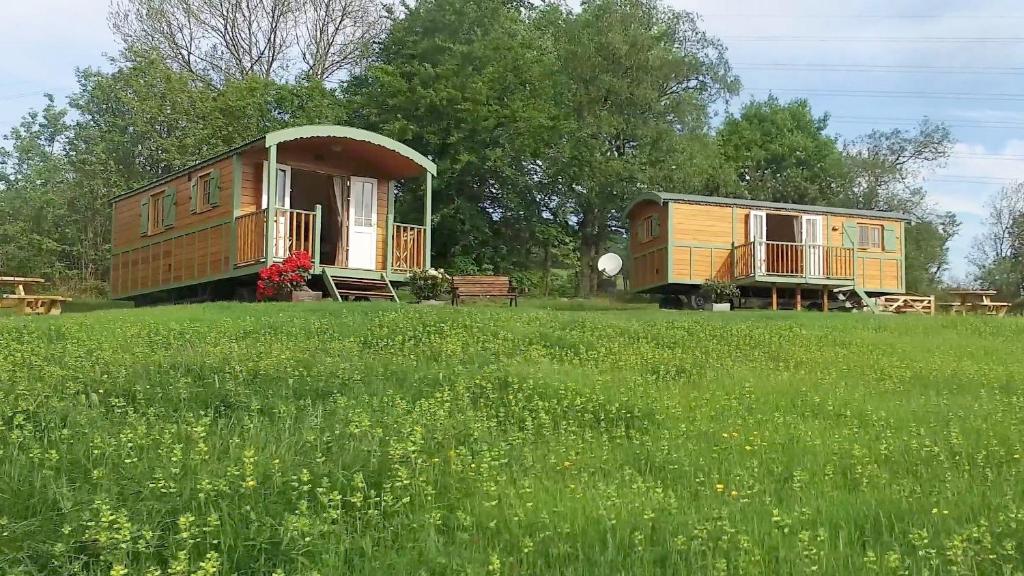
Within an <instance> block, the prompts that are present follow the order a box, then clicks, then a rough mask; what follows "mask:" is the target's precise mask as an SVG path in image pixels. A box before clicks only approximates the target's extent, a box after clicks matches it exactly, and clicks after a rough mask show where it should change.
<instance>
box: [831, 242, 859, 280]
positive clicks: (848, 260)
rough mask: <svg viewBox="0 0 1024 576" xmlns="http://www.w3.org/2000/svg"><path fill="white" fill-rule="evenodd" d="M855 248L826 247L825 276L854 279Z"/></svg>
mask: <svg viewBox="0 0 1024 576" xmlns="http://www.w3.org/2000/svg"><path fill="white" fill-rule="evenodd" d="M853 252H854V251H853V248H848V247H846V246H826V247H825V276H826V277H828V278H849V279H851V280H852V279H853V258H854V254H853Z"/></svg>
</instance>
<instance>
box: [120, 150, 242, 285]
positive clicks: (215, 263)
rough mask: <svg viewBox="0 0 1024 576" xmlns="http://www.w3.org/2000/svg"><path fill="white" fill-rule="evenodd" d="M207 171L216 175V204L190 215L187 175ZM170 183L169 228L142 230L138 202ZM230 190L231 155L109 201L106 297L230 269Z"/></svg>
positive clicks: (190, 177)
mask: <svg viewBox="0 0 1024 576" xmlns="http://www.w3.org/2000/svg"><path fill="white" fill-rule="evenodd" d="M210 170H213V171H218V172H219V173H220V187H219V189H220V198H219V202H218V205H217V206H214V207H212V208H210V209H208V210H204V211H202V212H198V213H196V214H193V213H192V211H191V182H192V178H194V177H196V176H199V175H201V174H204V173H206V172H208V171H210ZM171 186H173V187H174V188H175V190H176V197H175V203H174V214H175V217H174V226H172V227H169V228H166V229H164V230H162V231H160V232H158V233H155V234H148V235H143V234H141V233H140V219H141V206H142V204H141V203H142V200H143V199H144V198H146V197H147V196H149V195H150V194H153V193H154V192H159V191H161V190H164V189H166V188H168V187H171ZM232 194H233V165H232V159H231V158H225V159H222V160H219V161H217V162H215V163H213V164H210V165H207V166H202V167H199V168H196V169H195V170H193V171H191V172H189V173H188V174H186V175H183V176H180V177H178V178H176V179H174V180H172V181H170V182H166V183H163V184H160V185H158V186H154V187H152V188H148V189H146V190H140V191H139V192H138V193H136V194H134V195H132V196H128V197H125V198H121V199H119V200H117V201H116V202H114V206H113V212H114V216H113V233H112V238H111V245H112V251H113V254H112V256H111V265H110V290H111V296H112V297H114V298H120V297H124V296H126V295H131V294H135V293H143V292H152V291H156V290H160V289H162V288H165V287H169V286H172V285H176V284H182V283H186V284H187V283H190V282H193V281H195V282H199V281H202V279H203V278H206V277H210V276H216V275H220V274H224V273H226V272H227V271H228V270H229V269H230V267H231V261H230V253H231V242H232V238H231V234H232V228H231V218H232V214H233V204H234V198H233V196H232Z"/></svg>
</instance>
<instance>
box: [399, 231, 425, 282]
mask: <svg viewBox="0 0 1024 576" xmlns="http://www.w3.org/2000/svg"><path fill="white" fill-rule="evenodd" d="M393 234H394V236H393V238H394V242H393V244H392V246H393V248H392V253H391V269H392V270H394V271H395V272H410V271H412V270H422V269H423V265H424V261H425V255H426V243H425V234H424V229H423V226H416V225H413V224H397V223H396V224H395V225H394V229H393Z"/></svg>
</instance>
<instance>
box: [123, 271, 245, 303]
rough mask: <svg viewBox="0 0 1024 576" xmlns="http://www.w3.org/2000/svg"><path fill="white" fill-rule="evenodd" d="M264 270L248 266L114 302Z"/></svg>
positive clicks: (140, 291) (132, 294)
mask: <svg viewBox="0 0 1024 576" xmlns="http://www.w3.org/2000/svg"><path fill="white" fill-rule="evenodd" d="M262 268H263V265H262V264H257V265H255V266H246V267H245V268H237V269H235V270H230V271H228V272H225V273H223V274H213V275H209V276H203V277H201V278H193V279H192V280H188V281H182V282H175V283H173V284H166V285H163V286H160V287H159V288H147V289H146V290H136V291H135V292H128V293H126V294H120V295H118V296H117V297H116V298H113V299H114V300H123V299H125V298H131V297H132V296H138V295H140V294H151V293H153V292H163V291H165V290H173V289H175V288H183V287H185V286H193V285H195V284H205V283H206V282H213V281H214V280H223V279H224V278H236V277H238V276H246V275H249V274H255V273H257V272H259V271H260V269H262Z"/></svg>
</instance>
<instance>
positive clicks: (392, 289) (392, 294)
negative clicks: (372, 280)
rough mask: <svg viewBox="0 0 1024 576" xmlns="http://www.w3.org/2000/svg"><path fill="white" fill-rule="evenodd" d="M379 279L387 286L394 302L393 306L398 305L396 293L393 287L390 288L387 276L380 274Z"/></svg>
mask: <svg viewBox="0 0 1024 576" xmlns="http://www.w3.org/2000/svg"><path fill="white" fill-rule="evenodd" d="M380 277H381V279H382V280H384V283H385V284H387V285H388V290H389V291H390V292H391V299H392V300H394V301H395V304H398V303H399V300H398V292H395V287H394V286H392V285H391V281H390V280H388V275H387V274H381V275H380Z"/></svg>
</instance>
